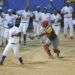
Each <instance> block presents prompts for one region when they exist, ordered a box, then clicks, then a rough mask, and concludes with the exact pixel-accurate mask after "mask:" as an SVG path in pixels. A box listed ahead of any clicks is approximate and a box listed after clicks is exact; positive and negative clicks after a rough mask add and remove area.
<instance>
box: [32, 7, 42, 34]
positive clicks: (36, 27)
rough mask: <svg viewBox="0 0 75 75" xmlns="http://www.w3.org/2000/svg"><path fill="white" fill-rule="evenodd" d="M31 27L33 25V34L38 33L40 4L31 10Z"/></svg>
mask: <svg viewBox="0 0 75 75" xmlns="http://www.w3.org/2000/svg"><path fill="white" fill-rule="evenodd" d="M33 16H34V19H33V27H34V35H37V34H39V29H40V17H41V12H40V6H37V10H36V11H34V12H33Z"/></svg>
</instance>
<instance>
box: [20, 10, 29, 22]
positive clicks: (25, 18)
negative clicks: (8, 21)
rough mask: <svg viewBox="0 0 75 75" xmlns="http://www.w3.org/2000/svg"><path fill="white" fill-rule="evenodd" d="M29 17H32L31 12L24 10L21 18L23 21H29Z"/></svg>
mask: <svg viewBox="0 0 75 75" xmlns="http://www.w3.org/2000/svg"><path fill="white" fill-rule="evenodd" d="M29 19H30V12H29V11H28V12H26V11H24V12H23V13H22V19H21V22H29Z"/></svg>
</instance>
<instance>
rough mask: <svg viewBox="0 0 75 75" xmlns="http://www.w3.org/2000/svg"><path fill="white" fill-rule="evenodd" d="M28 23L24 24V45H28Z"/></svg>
mask: <svg viewBox="0 0 75 75" xmlns="http://www.w3.org/2000/svg"><path fill="white" fill-rule="evenodd" d="M28 24H29V23H28V22H27V23H24V25H23V26H24V27H23V39H24V45H25V44H26V36H27V35H26V34H27V29H28Z"/></svg>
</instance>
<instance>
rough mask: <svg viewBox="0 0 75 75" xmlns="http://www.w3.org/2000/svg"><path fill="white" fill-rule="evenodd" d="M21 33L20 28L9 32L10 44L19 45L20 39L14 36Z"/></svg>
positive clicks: (14, 27)
mask: <svg viewBox="0 0 75 75" xmlns="http://www.w3.org/2000/svg"><path fill="white" fill-rule="evenodd" d="M19 32H21V30H20V28H18V27H16V26H13V27H12V28H11V29H10V30H9V39H8V43H15V44H18V43H19V37H17V36H13V37H12V35H14V34H17V33H19Z"/></svg>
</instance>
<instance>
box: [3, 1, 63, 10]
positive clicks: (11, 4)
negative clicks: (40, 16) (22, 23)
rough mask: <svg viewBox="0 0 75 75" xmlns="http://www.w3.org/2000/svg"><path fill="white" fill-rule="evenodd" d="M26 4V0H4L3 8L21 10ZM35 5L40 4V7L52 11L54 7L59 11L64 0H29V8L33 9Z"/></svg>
mask: <svg viewBox="0 0 75 75" xmlns="http://www.w3.org/2000/svg"><path fill="white" fill-rule="evenodd" d="M26 6H27V3H26V0H5V1H4V5H3V9H4V10H7V9H10V8H11V9H15V10H21V9H25V7H26ZM36 6H41V9H43V8H44V7H48V10H49V11H53V10H54V9H56V10H58V11H60V9H61V8H62V7H63V6H64V0H53V2H52V3H50V0H30V9H33V10H35V9H36Z"/></svg>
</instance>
